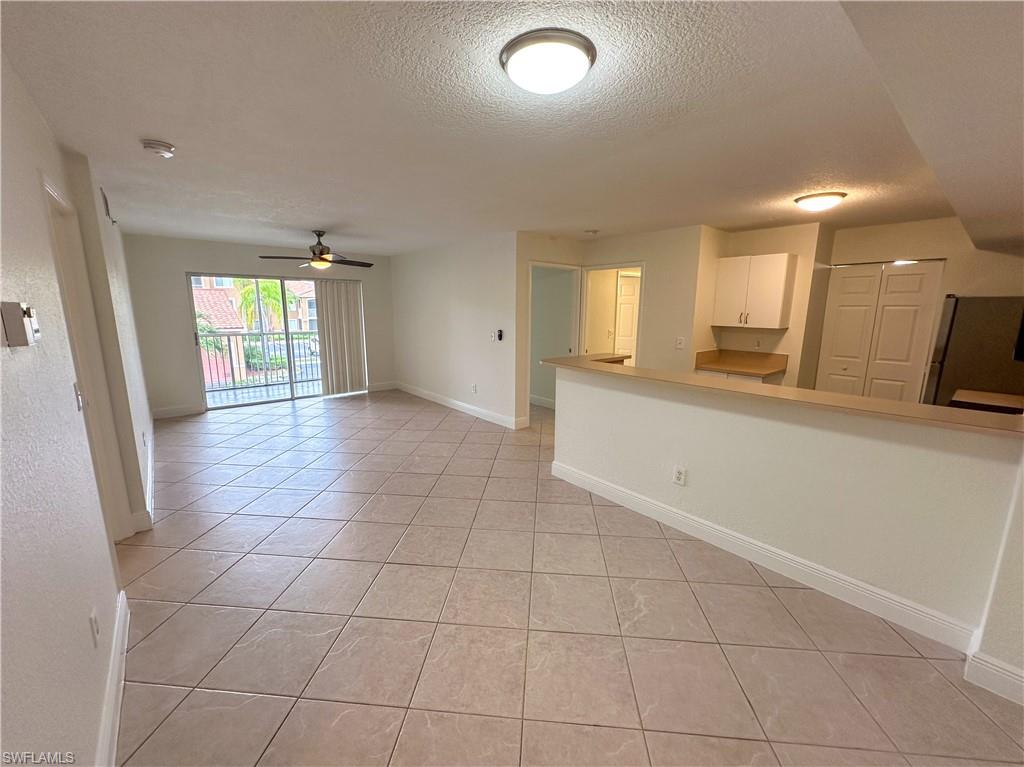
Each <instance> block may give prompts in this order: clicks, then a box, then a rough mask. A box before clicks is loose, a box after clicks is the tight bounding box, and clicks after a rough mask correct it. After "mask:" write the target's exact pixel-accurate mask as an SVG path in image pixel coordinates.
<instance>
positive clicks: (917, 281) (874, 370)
mask: <svg viewBox="0 0 1024 767" xmlns="http://www.w3.org/2000/svg"><path fill="white" fill-rule="evenodd" d="M942 266H943V264H942V262H941V261H920V262H918V263H916V264H898V265H897V264H884V265H883V269H882V284H881V287H880V288H879V291H878V308H877V309H876V311H875V328H874V333H873V336H872V339H871V354H870V356H869V358H868V366H867V374H866V376H865V381H864V393H865V394H866V395H867V396H869V397H882V398H885V399H895V400H903V401H904V402H917V401H919V400H920V397H921V387H922V386H923V385H924V377H925V372H926V370H927V368H928V358H929V352H930V351H931V348H932V336H933V334H934V330H935V322H936V318H937V314H938V304H939V291H940V289H941V282H942Z"/></svg>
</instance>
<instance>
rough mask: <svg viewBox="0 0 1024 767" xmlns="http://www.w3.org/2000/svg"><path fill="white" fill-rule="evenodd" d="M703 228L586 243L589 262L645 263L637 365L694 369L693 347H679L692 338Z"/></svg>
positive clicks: (585, 253)
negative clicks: (678, 343) (679, 342)
mask: <svg viewBox="0 0 1024 767" xmlns="http://www.w3.org/2000/svg"><path fill="white" fill-rule="evenodd" d="M700 240H701V227H699V226H690V227H685V228H683V229H665V230H663V231H659V232H644V233H642V234H628V235H621V236H618V237H605V238H602V239H599V240H594V241H593V242H587V243H585V244H584V249H583V265H584V266H599V265H603V264H609V265H611V264H625V263H641V264H643V278H642V283H641V288H640V290H641V297H640V334H639V342H638V349H637V359H636V364H637V366H638V367H649V368H658V369H659V370H689V369H691V368H692V366H693V352H692V350H691V348H687V349H684V350H678V349H676V348H675V342H676V337H678V336H683V337H684V338H686V339H687V343H689V342H690V335H691V330H692V328H693V314H694V304H695V298H696V291H697V266H698V260H699V257H700Z"/></svg>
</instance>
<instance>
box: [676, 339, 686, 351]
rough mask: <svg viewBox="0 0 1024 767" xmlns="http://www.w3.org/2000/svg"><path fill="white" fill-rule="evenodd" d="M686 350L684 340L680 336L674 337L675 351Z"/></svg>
mask: <svg viewBox="0 0 1024 767" xmlns="http://www.w3.org/2000/svg"><path fill="white" fill-rule="evenodd" d="M685 348H686V339H685V338H683V337H682V336H676V349H678V350H679V351H682V350H683V349H685Z"/></svg>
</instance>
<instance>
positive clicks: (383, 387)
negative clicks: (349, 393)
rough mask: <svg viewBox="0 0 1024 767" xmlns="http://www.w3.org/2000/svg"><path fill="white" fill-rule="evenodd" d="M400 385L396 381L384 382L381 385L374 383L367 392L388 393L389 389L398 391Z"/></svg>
mask: <svg viewBox="0 0 1024 767" xmlns="http://www.w3.org/2000/svg"><path fill="white" fill-rule="evenodd" d="M397 388H399V387H398V384H397V383H396V382H394V381H382V382H380V383H372V384H370V385H369V386H368V387H366V390H367V391H387V390H388V389H397Z"/></svg>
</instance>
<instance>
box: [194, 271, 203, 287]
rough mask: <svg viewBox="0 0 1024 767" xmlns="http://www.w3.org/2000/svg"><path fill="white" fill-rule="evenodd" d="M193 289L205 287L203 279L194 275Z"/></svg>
mask: <svg viewBox="0 0 1024 767" xmlns="http://www.w3.org/2000/svg"><path fill="white" fill-rule="evenodd" d="M192 287H193V288H201V287H203V278H202V277H199V276H197V275H195V274H193V275H192Z"/></svg>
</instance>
